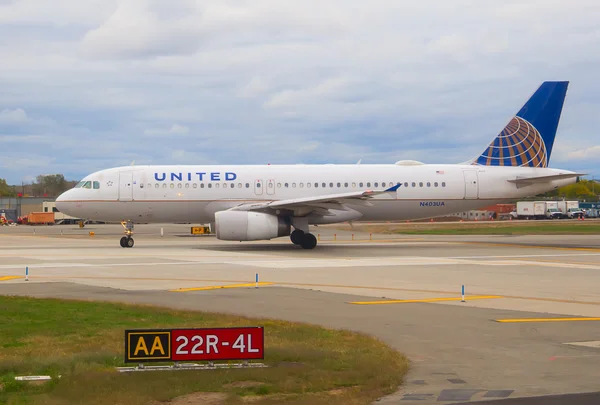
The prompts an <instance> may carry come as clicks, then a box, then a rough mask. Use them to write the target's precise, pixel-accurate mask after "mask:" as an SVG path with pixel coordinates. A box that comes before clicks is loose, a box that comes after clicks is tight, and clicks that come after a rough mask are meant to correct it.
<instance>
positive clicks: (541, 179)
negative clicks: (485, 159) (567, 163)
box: [507, 173, 585, 188]
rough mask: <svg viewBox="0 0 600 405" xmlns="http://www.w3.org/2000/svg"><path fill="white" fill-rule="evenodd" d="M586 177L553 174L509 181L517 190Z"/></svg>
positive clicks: (577, 174) (575, 174) (570, 174)
mask: <svg viewBox="0 0 600 405" xmlns="http://www.w3.org/2000/svg"><path fill="white" fill-rule="evenodd" d="M579 176H585V174H582V173H566V174H553V175H550V176H537V177H519V176H517V178H516V179H513V180H507V181H508V182H509V183H515V184H516V185H517V188H520V187H526V186H530V185H532V184H539V183H548V182H551V181H553V180H564V179H572V178H573V177H579Z"/></svg>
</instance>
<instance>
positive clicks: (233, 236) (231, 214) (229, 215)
mask: <svg viewBox="0 0 600 405" xmlns="http://www.w3.org/2000/svg"><path fill="white" fill-rule="evenodd" d="M215 228H216V231H217V239H221V240H237V241H246V240H265V239H273V238H277V237H279V236H288V235H289V234H290V225H289V224H286V223H285V221H284V219H283V218H279V217H278V216H276V215H271V214H263V213H261V212H251V211H219V212H216V213H215Z"/></svg>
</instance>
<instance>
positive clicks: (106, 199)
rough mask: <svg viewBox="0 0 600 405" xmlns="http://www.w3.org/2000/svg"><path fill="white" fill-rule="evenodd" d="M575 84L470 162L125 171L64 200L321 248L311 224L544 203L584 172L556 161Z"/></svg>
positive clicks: (551, 95) (127, 220) (534, 107)
mask: <svg viewBox="0 0 600 405" xmlns="http://www.w3.org/2000/svg"><path fill="white" fill-rule="evenodd" d="M568 85H569V82H568V81H548V82H543V83H542V84H541V86H540V87H539V88H538V89H537V90H536V91H535V92H534V94H533V95H532V96H531V97H530V98H529V100H528V101H527V102H526V103H525V105H524V106H523V107H522V108H521V109H520V110H519V111H518V112H517V114H516V115H515V116H514V117H513V118H512V119H511V120H510V122H509V123H508V124H507V125H506V126H505V127H504V129H503V130H502V131H501V132H500V133H499V134H498V136H496V138H495V139H494V140H492V142H491V143H490V144H489V146H488V147H486V148H485V149H484V150H483V152H482V153H481V154H480V155H479V156H477V157H475V158H473V159H471V160H469V161H466V162H464V163H460V164H424V163H422V162H418V161H412V160H402V161H398V162H396V163H395V164H364V163H363V164H360V161H359V164H321V165H305V164H298V165H271V164H266V165H172V166H153V165H147V166H124V167H116V168H111V169H106V170H101V171H98V172H95V173H92V174H90V175H89V176H86V177H85V178H84V179H83V180H81V182H79V183H78V184H77V185H76V186H75V187H74V188H72V189H71V190H68V191H66V192H65V193H63V194H61V195H60V196H59V197H58V199H57V200H56V207H57V208H58V209H59V210H60V211H61V212H63V213H65V214H67V215H71V216H74V217H77V218H87V219H90V220H94V221H104V222H121V224H122V225H123V227H124V229H125V236H123V237H122V238H121V239H120V244H121V247H124V248H131V247H133V245H134V240H133V237H132V235H133V230H134V223H136V222H137V223H180V222H186V223H199V224H207V223H208V224H210V225H211V227H212V229H213V230H215V231H216V237H217V238H218V239H220V240H227V241H254V240H270V239H274V238H278V237H283V236H289V237H290V239H291V241H292V243H293V244H295V245H299V246H300V247H302V248H304V249H313V248H315V247H316V246H317V239H316V238H315V236H314V235H313V234H312V233H310V230H309V225H320V224H333V223H340V222H352V221H395V220H410V219H422V218H430V217H435V216H441V215H447V214H452V213H456V212H462V211H468V210H472V209H477V208H481V207H485V206H489V205H493V204H498V203H502V202H507V201H514V200H516V199H519V198H523V197H528V196H535V195H538V194H541V193H544V192H547V191H550V190H553V189H556V188H558V187H561V186H565V185H567V184H571V183H575V182H577V181H579V176H581V175H582V174H579V173H575V172H572V171H568V170H561V169H552V168H549V167H548V162H549V160H550V156H551V153H552V146H553V144H554V139H555V136H556V131H557V127H558V123H559V120H560V115H561V112H562V108H563V104H564V100H565V96H566V92H567V87H568Z"/></svg>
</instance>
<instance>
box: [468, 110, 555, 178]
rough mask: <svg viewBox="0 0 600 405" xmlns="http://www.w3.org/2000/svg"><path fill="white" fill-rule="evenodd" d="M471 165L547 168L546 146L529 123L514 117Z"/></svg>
mask: <svg viewBox="0 0 600 405" xmlns="http://www.w3.org/2000/svg"><path fill="white" fill-rule="evenodd" d="M473 164H477V165H483V166H527V167H547V165H548V155H547V152H546V144H545V143H544V140H543V139H542V136H541V135H540V133H539V131H538V130H537V129H536V128H535V127H534V126H533V125H532V124H531V123H530V122H528V121H527V120H525V119H523V118H521V117H514V118H513V119H512V120H511V121H510V122H509V123H508V125H507V126H506V127H505V128H504V129H503V130H502V132H501V133H500V134H499V135H498V136H497V137H496V139H494V141H493V142H492V143H491V144H490V146H488V147H487V149H486V150H485V151H484V152H483V153H482V154H481V156H479V158H477V160H476V161H475V162H473Z"/></svg>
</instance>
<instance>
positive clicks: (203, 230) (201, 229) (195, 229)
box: [192, 226, 210, 235]
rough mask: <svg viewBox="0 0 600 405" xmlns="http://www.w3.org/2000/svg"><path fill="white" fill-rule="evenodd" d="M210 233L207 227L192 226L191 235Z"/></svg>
mask: <svg viewBox="0 0 600 405" xmlns="http://www.w3.org/2000/svg"><path fill="white" fill-rule="evenodd" d="M209 233H210V228H209V227H208V226H192V235H207V234H209Z"/></svg>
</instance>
